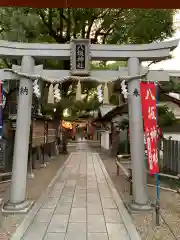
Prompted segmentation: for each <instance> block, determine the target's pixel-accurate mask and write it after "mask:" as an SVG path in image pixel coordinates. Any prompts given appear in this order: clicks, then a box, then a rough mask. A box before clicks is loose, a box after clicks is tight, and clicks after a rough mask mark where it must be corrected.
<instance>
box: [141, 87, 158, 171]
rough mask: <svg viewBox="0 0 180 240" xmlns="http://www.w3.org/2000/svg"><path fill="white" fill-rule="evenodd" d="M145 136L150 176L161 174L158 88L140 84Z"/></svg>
mask: <svg viewBox="0 0 180 240" xmlns="http://www.w3.org/2000/svg"><path fill="white" fill-rule="evenodd" d="M140 91H141V102H142V115H143V120H144V132H145V133H144V134H145V137H146V148H147V154H148V165H149V171H150V174H152V175H153V174H156V173H158V172H159V166H158V154H157V120H156V86H155V84H154V83H145V82H141V83H140Z"/></svg>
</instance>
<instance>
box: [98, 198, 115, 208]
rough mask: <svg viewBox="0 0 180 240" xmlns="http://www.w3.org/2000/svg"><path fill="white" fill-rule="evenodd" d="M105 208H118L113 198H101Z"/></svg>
mask: <svg viewBox="0 0 180 240" xmlns="http://www.w3.org/2000/svg"><path fill="white" fill-rule="evenodd" d="M101 202H102V207H103V208H117V206H116V204H115V202H114V200H113V198H101Z"/></svg>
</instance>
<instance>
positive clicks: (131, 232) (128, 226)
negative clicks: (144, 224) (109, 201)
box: [95, 153, 141, 240]
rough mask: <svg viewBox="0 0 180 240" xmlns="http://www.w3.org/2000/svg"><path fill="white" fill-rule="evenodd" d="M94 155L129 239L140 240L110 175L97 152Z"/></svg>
mask: <svg viewBox="0 0 180 240" xmlns="http://www.w3.org/2000/svg"><path fill="white" fill-rule="evenodd" d="M95 154H96V156H97V159H98V160H99V163H100V166H101V169H102V171H103V173H104V175H105V178H106V180H107V183H108V185H109V188H110V189H111V192H112V195H113V197H114V200H115V203H116V205H117V207H118V210H119V212H120V213H121V216H122V219H123V222H124V225H125V227H126V230H127V232H128V234H129V237H130V239H131V240H141V237H140V235H139V234H138V232H137V230H136V227H135V225H134V223H133V221H132V219H131V217H130V215H129V213H128V211H127V209H126V207H125V205H124V203H123V201H122V200H121V198H120V196H119V194H118V192H117V190H116V188H115V187H114V184H113V182H112V180H111V179H110V176H109V174H108V172H107V170H106V168H105V166H104V164H103V162H102V160H101V158H100V156H99V154H98V153H95Z"/></svg>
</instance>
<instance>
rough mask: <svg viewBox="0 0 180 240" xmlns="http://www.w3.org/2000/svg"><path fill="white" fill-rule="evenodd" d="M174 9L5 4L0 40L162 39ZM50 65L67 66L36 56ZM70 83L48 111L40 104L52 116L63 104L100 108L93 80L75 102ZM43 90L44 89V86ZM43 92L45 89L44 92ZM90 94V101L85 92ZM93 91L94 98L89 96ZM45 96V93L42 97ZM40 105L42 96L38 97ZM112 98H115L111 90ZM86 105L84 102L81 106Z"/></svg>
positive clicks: (111, 66) (123, 41)
mask: <svg viewBox="0 0 180 240" xmlns="http://www.w3.org/2000/svg"><path fill="white" fill-rule="evenodd" d="M173 14H174V10H167V9H166V10H165V9H158V10H155V9H124V8H116V9H113V8H53V9H52V8H51V9H48V8H44V9H41V8H38V9H36V8H14V7H13V8H10V7H8V8H5V7H2V8H1V9H0V39H2V40H9V41H19V42H43V43H47V42H48V43H69V42H70V41H71V39H73V38H90V39H91V42H92V43H94V44H96V43H108V44H127V43H150V42H153V41H161V40H163V39H165V38H167V37H171V36H172V34H173ZM12 64H19V62H18V61H14V60H10V59H3V61H1V62H0V67H2V68H3V67H4V66H7V67H11V65H12ZM37 64H44V67H45V68H48V69H69V62H68V61H63V62H62V61H59V60H55V61H52V60H46V61H44V60H38V61H37ZM119 66H126V63H125V62H116V63H112V64H107V63H106V62H100V63H93V65H91V67H92V69H108V70H109V69H112V70H117V69H118V67H119ZM71 85H72V83H71V82H67V83H63V86H62V89H61V90H62V95H63V101H61V102H60V103H59V104H58V105H57V106H56V108H58V111H56V112H55V113H54V112H52V108H54V107H53V106H49V105H47V106H44V110H43V111H46V112H48V111H50V112H51V113H52V114H54V115H55V116H56V117H57V115H58V114H59V116H62V111H63V109H64V108H67V107H68V108H70V109H71V112H72V114H77V115H78V114H80V111H90V110H91V109H93V108H94V109H96V108H97V107H98V104H99V103H98V101H97V96H96V94H94V92H95V88H96V87H97V83H90V82H88V83H83V84H82V92H83V94H85V99H84V100H83V103H82V104H80V105H78V104H79V103H75V92H74V89H75V86H74V84H73V86H72V90H71V91H70V93H68V89H69V88H70V86H71ZM43 92H45V91H44V90H43ZM46 95H47V94H44V96H46ZM89 95H91V96H92V99H91V100H90V101H89V99H88V96H89ZM93 96H94V97H93ZM44 98H45V97H44ZM41 102H42V104H43V105H44V104H45V101H44V100H43V101H42V100H41ZM111 102H114V103H115V104H116V103H118V101H117V96H116V95H112V97H111ZM85 105H86V106H85Z"/></svg>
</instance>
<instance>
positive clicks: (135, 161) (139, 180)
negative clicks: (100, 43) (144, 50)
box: [128, 58, 149, 210]
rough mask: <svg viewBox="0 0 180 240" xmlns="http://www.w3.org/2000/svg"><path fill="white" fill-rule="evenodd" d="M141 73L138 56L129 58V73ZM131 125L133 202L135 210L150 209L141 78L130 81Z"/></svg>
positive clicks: (129, 106)
mask: <svg viewBox="0 0 180 240" xmlns="http://www.w3.org/2000/svg"><path fill="white" fill-rule="evenodd" d="M139 74H140V63H139V59H138V58H130V59H129V60H128V75H130V76H134V75H139ZM128 92H129V93H130V95H129V98H128V109H129V126H130V146H131V147H130V149H131V161H132V178H133V203H132V205H131V208H132V209H134V210H136V209H137V210H143V209H144V210H146V209H149V206H148V197H147V178H146V170H145V161H144V133H143V120H142V109H141V98H140V79H135V80H132V81H130V82H129V83H128Z"/></svg>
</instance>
